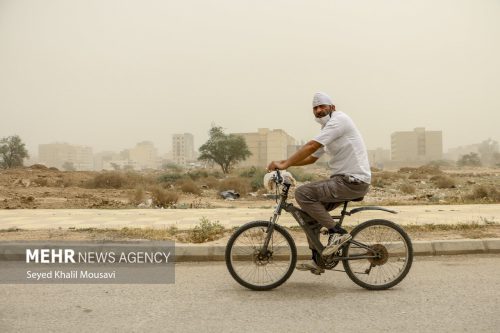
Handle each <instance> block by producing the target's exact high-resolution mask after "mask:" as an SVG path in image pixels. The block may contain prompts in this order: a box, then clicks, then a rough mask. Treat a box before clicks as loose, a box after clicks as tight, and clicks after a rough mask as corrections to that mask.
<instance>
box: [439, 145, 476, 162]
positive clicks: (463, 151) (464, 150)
mask: <svg viewBox="0 0 500 333" xmlns="http://www.w3.org/2000/svg"><path fill="white" fill-rule="evenodd" d="M479 145H480V144H479V143H477V144H472V145H467V146H460V147H455V148H450V149H448V152H447V153H446V154H445V155H444V156H445V158H446V159H448V160H452V161H458V160H459V159H460V157H462V156H463V155H467V154H470V153H476V154H478V155H479Z"/></svg>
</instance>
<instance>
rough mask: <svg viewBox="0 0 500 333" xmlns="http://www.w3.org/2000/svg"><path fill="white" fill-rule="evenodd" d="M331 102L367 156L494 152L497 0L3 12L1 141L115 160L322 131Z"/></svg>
mask: <svg viewBox="0 0 500 333" xmlns="http://www.w3.org/2000/svg"><path fill="white" fill-rule="evenodd" d="M315 91H324V92H326V93H328V94H330V95H331V96H332V97H333V98H334V100H335V101H336V105H337V110H342V111H344V112H346V113H348V114H349V115H350V116H351V117H352V118H353V120H354V121H355V123H356V124H357V126H358V128H359V129H360V131H361V133H362V135H363V137H364V139H365V142H366V145H367V147H368V148H376V147H385V148H389V147H390V134H391V133H392V132H394V131H399V130H412V129H413V128H414V127H420V126H423V127H426V128H427V129H429V130H442V131H443V141H444V142H443V143H444V148H445V150H446V149H447V148H450V147H454V146H457V145H463V144H468V143H476V142H479V141H481V140H484V139H486V138H488V137H491V138H493V139H495V140H499V139H500V134H499V133H500V131H499V125H500V1H499V0H480V1H477V0H467V1H464V0H418V1H413V0H405V1H401V0H393V1H389V0H381V1H376V0H359V1H357V0H344V1H332V0H324V1H312V0H300V1H299V0H297V1H293V0H279V1H278V0H267V1H258V0H217V1H216V0H212V1H209V0H182V1H180V0H177V1H168V0H140V1H139V0H137V1H124V0H116V1H109V0H80V1H70V0H59V1H56V0H44V1H35V0H33V1H26V0H8V1H7V0H0V114H1V118H0V137H4V136H7V135H12V134H19V135H20V136H21V138H22V139H23V140H24V141H25V142H26V143H27V146H28V148H29V150H30V153H31V155H37V154H38V152H37V147H38V144H39V143H50V142H55V141H58V142H69V143H73V144H83V145H90V146H92V147H93V148H94V152H97V151H100V150H104V149H106V150H108V149H110V150H117V151H118V150H121V149H124V148H128V147H132V146H134V145H135V143H136V142H138V141H142V140H150V141H153V142H154V143H155V145H156V146H157V147H158V148H159V151H160V153H162V154H163V153H165V152H166V151H167V150H168V149H169V148H170V142H171V135H172V134H173V133H182V132H190V133H193V134H194V136H195V145H196V146H199V145H201V144H202V143H203V142H204V141H205V140H206V139H207V137H208V135H207V131H208V129H209V128H210V125H211V123H216V124H217V125H220V126H223V127H224V128H226V130H227V132H253V131H256V129H257V128H259V127H269V128H283V129H284V130H285V131H287V132H288V133H289V134H290V135H292V136H293V137H295V138H296V139H298V140H301V139H303V140H308V139H310V138H311V137H312V136H313V135H315V134H316V132H317V131H318V130H319V125H318V124H316V123H315V122H314V121H313V116H312V111H311V99H312V95H313V93H314V92H315Z"/></svg>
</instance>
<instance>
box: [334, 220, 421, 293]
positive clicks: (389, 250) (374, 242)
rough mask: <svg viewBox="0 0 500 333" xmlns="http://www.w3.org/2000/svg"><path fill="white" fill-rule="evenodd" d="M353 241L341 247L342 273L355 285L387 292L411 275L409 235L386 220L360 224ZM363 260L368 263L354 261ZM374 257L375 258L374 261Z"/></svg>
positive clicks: (353, 232)
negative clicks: (344, 258)
mask: <svg viewBox="0 0 500 333" xmlns="http://www.w3.org/2000/svg"><path fill="white" fill-rule="evenodd" d="M351 235H352V240H351V241H350V242H349V243H348V244H347V245H346V246H345V247H344V249H343V254H344V257H350V259H347V260H344V261H343V265H344V269H345V271H346V273H347V275H348V276H349V278H350V279H351V280H352V281H353V282H354V283H356V284H357V285H359V286H361V287H363V288H366V289H370V290H382V289H388V288H391V287H393V286H395V285H396V284H398V283H399V282H401V281H402V280H403V279H404V277H405V276H406V274H408V272H409V271H410V268H411V264H412V262H413V247H412V244H411V240H410V237H409V236H408V234H407V233H406V232H405V231H404V230H403V229H402V228H401V227H400V226H398V225H397V224H395V223H393V222H391V221H387V220H380V219H376V220H370V221H366V222H364V223H361V224H360V225H358V226H357V227H356V228H354V229H353V230H352V232H351ZM360 256H366V257H370V258H367V259H359V258H356V257H360ZM374 256H375V257H374Z"/></svg>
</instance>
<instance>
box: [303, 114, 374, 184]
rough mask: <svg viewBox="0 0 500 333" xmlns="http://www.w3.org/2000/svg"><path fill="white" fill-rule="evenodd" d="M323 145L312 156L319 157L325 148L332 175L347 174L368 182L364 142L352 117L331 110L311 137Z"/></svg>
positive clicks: (367, 165)
mask: <svg viewBox="0 0 500 333" xmlns="http://www.w3.org/2000/svg"><path fill="white" fill-rule="evenodd" d="M313 140H314V141H316V142H319V143H320V144H322V145H323V147H321V148H320V149H318V150H317V151H315V152H314V153H313V154H312V156H314V157H317V158H319V157H321V156H322V155H323V154H324V153H325V150H326V152H327V153H328V154H329V155H330V156H331V157H332V158H331V159H330V161H328V166H329V167H330V168H331V170H332V175H336V174H347V175H351V176H353V177H356V178H357V179H359V180H361V181H363V182H365V183H368V184H369V183H370V181H371V171H370V163H369V162H368V154H367V152H366V147H365V143H364V142H363V138H362V137H361V134H360V133H359V131H358V129H357V128H356V126H355V125H354V122H353V121H352V119H351V118H350V117H349V116H348V115H346V114H345V113H343V112H340V111H334V112H332V115H331V118H330V120H329V121H328V122H327V123H326V124H325V126H324V127H323V128H322V129H321V132H320V133H319V134H318V135H317V136H316V137H315V138H314V139H313Z"/></svg>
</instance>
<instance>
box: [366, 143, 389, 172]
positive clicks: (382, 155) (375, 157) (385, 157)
mask: <svg viewBox="0 0 500 333" xmlns="http://www.w3.org/2000/svg"><path fill="white" fill-rule="evenodd" d="M367 152H368V160H369V161H370V166H372V167H375V168H379V169H383V168H384V165H385V164H386V163H387V162H389V161H390V160H391V151H390V150H389V149H383V148H377V149H369V150H368V151H367Z"/></svg>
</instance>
